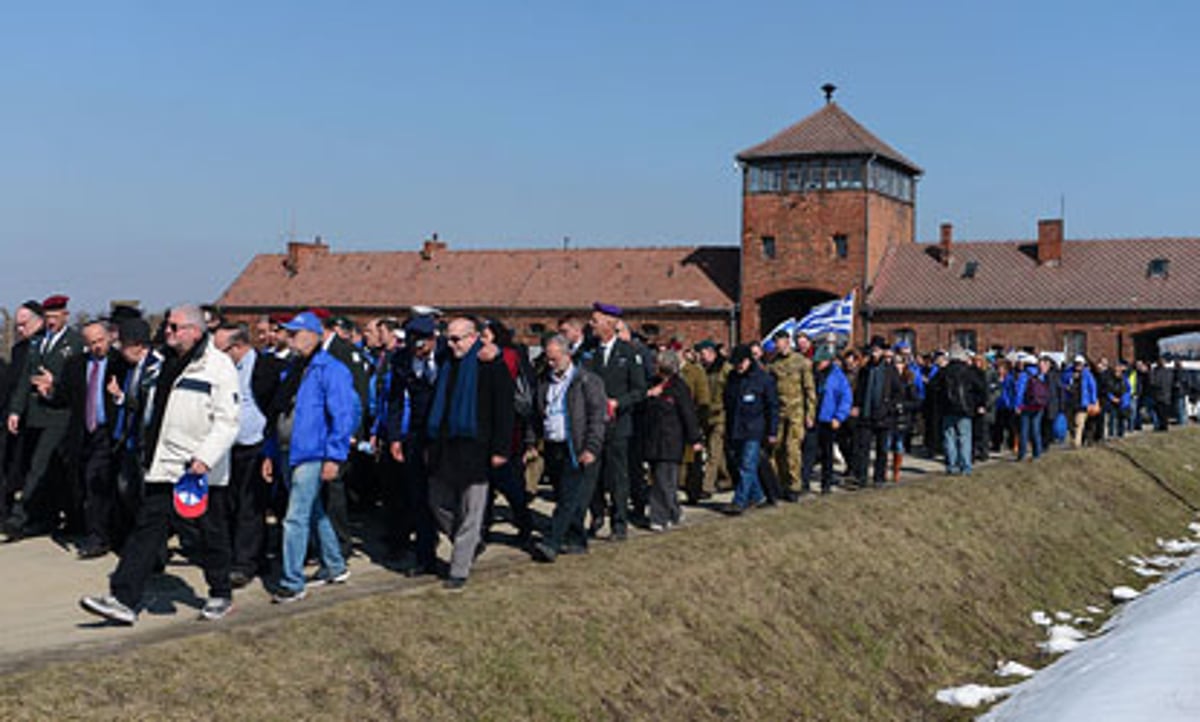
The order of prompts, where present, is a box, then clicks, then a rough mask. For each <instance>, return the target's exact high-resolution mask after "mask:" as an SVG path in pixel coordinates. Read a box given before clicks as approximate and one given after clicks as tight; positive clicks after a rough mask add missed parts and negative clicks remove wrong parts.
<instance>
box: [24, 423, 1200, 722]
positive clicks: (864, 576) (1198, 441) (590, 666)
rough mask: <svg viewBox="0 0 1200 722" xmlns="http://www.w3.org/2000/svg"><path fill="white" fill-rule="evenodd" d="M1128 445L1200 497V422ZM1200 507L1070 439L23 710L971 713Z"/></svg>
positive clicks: (295, 621)
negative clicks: (971, 700)
mask: <svg viewBox="0 0 1200 722" xmlns="http://www.w3.org/2000/svg"><path fill="white" fill-rule="evenodd" d="M1122 448H1124V449H1126V450H1128V451H1130V452H1131V453H1133V454H1135V455H1136V456H1137V458H1138V459H1139V460H1140V461H1141V462H1142V463H1143V464H1145V465H1146V466H1147V467H1148V468H1152V469H1154V470H1155V471H1156V472H1157V473H1159V474H1160V475H1161V476H1163V477H1165V478H1166V479H1167V480H1168V481H1169V482H1170V483H1171V484H1172V486H1174V487H1175V488H1176V489H1177V490H1178V491H1179V492H1180V493H1182V494H1183V495H1185V496H1186V497H1187V498H1188V499H1190V500H1191V501H1192V502H1193V503H1200V474H1198V473H1197V471H1196V470H1197V469H1200V433H1197V432H1194V431H1189V432H1178V431H1175V432H1172V433H1170V434H1168V435H1154V436H1149V435H1147V436H1143V437H1140V438H1139V439H1137V440H1134V441H1130V442H1127V443H1125V444H1124V445H1123V447H1122ZM1191 517H1192V514H1191V512H1190V511H1189V510H1188V509H1186V508H1185V507H1184V506H1183V505H1182V504H1181V503H1179V502H1178V501H1177V500H1175V499H1173V498H1172V497H1170V496H1169V495H1168V494H1166V493H1165V492H1163V491H1162V489H1161V488H1160V487H1159V486H1158V485H1156V484H1155V483H1154V482H1153V481H1151V480H1150V478H1149V477H1148V476H1146V475H1145V474H1144V473H1142V472H1140V471H1138V470H1136V469H1135V468H1134V466H1133V465H1131V464H1130V463H1129V462H1128V461H1127V460H1126V459H1124V458H1122V457H1120V456H1118V455H1116V454H1113V453H1111V452H1108V451H1104V450H1094V451H1086V452H1079V453H1064V452H1058V453H1052V454H1051V455H1050V456H1048V457H1045V458H1044V459H1043V460H1042V461H1041V462H1039V463H1037V464H1032V465H1029V464H1022V465H1018V464H1001V465H995V466H992V467H990V468H986V469H983V470H981V471H979V472H977V473H976V475H975V476H974V477H973V478H969V479H961V478H956V479H946V478H939V479H930V480H927V481H923V482H917V483H913V484H906V485H903V486H902V487H900V488H896V489H891V490H888V491H886V492H881V493H862V494H856V495H841V496H835V497H833V498H826V499H820V500H817V501H815V502H812V503H807V504H801V505H795V506H788V507H786V508H782V509H778V510H773V511H766V512H760V513H756V514H750V515H746V516H744V517H742V518H738V519H733V520H729V521H727V522H719V523H711V524H705V525H700V526H697V527H695V528H691V529H689V530H687V531H685V532H680V533H672V534H667V535H663V536H657V537H653V538H645V539H640V540H638V541H637V542H635V543H631V544H627V545H624V546H621V547H614V546H602V547H601V548H599V549H597V551H596V552H595V553H593V554H592V555H591V556H590V557H588V558H586V559H581V558H575V557H570V558H567V559H564V560H563V561H562V563H560V564H558V565H555V566H554V567H551V568H545V567H535V566H534V565H532V564H529V565H519V566H516V567H512V568H509V569H505V570H502V571H497V572H495V573H491V574H487V575H484V576H482V577H480V578H477V579H474V580H473V581H472V584H471V585H470V586H469V587H468V589H467V591H466V592H465V593H464V594H461V595H447V594H445V593H443V592H441V591H440V590H433V589H431V590H429V591H428V592H423V593H418V594H407V595H380V596H375V597H369V598H365V599H359V600H355V601H351V602H347V603H345V604H341V605H338V606H336V607H332V608H328V609H322V610H317V611H314V612H311V613H307V614H299V615H294V616H289V617H286V618H281V619H280V620H278V621H272V622H270V623H267V624H261V625H257V626H243V627H235V628H232V629H227V630H223V631H218V632H215V633H210V634H206V635H202V636H196V637H189V638H186V639H180V640H174V641H170V642H166V643H163V644H158V645H154V646H147V647H143V648H140V649H135V650H132V651H129V652H126V653H121V654H119V655H113V656H110V657H108V658H105V659H97V660H93V661H85V662H71V663H65V664H59V665H54V666H50V667H47V668H45V669H40V670H37V671H34V672H29V673H22V674H19V675H10V676H7V677H4V678H2V679H0V719H5V720H17V719H49V718H58V719H61V718H83V717H87V718H116V717H124V718H146V719H161V718H166V717H172V718H184V719H285V718H325V719H350V718H356V719H376V718H377V719H389V718H394V719H412V720H512V719H519V720H525V719H532V720H576V719H602V720H608V719H616V720H644V719H655V720H713V719H736V720H798V719H803V720H872V721H875V720H926V719H930V720H933V719H936V720H943V719H969V718H970V715H963V714H960V713H956V712H954V711H952V710H949V709H947V708H944V707H940V706H939V705H937V704H936V703H935V702H934V701H933V692H934V690H936V689H937V688H938V687H941V686H946V685H951V684H959V683H963V682H966V681H972V680H974V681H980V682H986V681H987V679H986V678H987V674H988V670H989V669H990V668H991V666H992V665H993V664H994V663H995V661H996V660H997V659H1000V658H1017V659H1022V660H1024V661H1026V662H1034V663H1037V662H1038V660H1037V659H1036V657H1035V653H1034V646H1033V645H1034V642H1036V641H1037V640H1038V636H1037V630H1036V629H1035V628H1033V627H1032V625H1030V624H1029V622H1028V621H1027V615H1028V613H1029V611H1030V610H1031V609H1034V608H1041V609H1079V608H1081V607H1082V606H1084V605H1085V604H1089V603H1096V602H1100V601H1102V600H1103V598H1104V594H1105V591H1106V590H1107V589H1108V588H1109V587H1111V586H1112V585H1114V584H1117V583H1127V582H1130V581H1134V579H1131V578H1130V577H1129V576H1128V573H1127V572H1125V571H1124V570H1123V569H1122V568H1121V567H1120V566H1118V565H1117V564H1116V560H1117V559H1120V558H1123V557H1124V556H1125V555H1127V554H1131V553H1138V552H1145V551H1148V550H1149V548H1150V545H1152V544H1153V541H1154V537H1155V536H1162V535H1178V534H1179V533H1181V530H1182V529H1183V525H1184V524H1185V523H1186V521H1188V520H1189V519H1190V518H1191Z"/></svg>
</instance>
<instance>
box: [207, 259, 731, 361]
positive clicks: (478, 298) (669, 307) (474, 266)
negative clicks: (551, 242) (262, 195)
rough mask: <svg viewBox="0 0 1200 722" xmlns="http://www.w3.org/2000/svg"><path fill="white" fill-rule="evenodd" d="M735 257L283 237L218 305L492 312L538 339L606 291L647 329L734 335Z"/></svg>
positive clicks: (232, 312)
mask: <svg viewBox="0 0 1200 722" xmlns="http://www.w3.org/2000/svg"><path fill="white" fill-rule="evenodd" d="M737 256H738V252H737V249H736V248H732V247H724V248H721V247H673V248H578V249H566V250H531V249H511V250H501V251H455V250H451V249H450V248H448V247H447V244H446V243H444V242H441V241H437V240H429V241H426V242H425V243H424V245H423V246H422V248H421V250H420V251H377V252H356V253H333V252H332V251H331V249H330V247H329V246H328V245H326V244H324V243H322V242H320V241H317V242H314V243H289V244H288V248H287V253H268V254H261V255H258V256H255V257H254V259H253V260H252V261H251V262H250V265H249V266H247V267H246V269H245V270H244V271H243V272H242V273H241V275H239V276H238V277H237V279H235V280H234V282H233V284H232V285H230V287H229V288H228V289H227V290H226V291H225V293H224V294H222V295H221V297H220V298H219V299H218V300H217V305H218V306H220V307H221V309H222V310H223V312H224V313H225V314H226V315H228V316H230V317H235V318H241V319H247V320H248V319H252V318H255V317H257V316H260V315H263V314H269V313H274V312H276V311H295V310H298V309H303V308H308V307H314V306H323V307H326V308H328V309H330V310H331V311H332V312H333V313H336V314H343V315H346V316H349V317H351V318H354V319H356V320H358V321H360V322H361V321H364V320H366V319H369V318H373V317H377V316H385V315H394V316H398V317H401V318H403V317H406V316H407V315H408V314H409V310H410V308H411V307H413V306H416V305H426V306H434V307H437V308H438V309H440V310H442V311H443V312H445V313H470V314H475V315H478V316H483V317H489V318H497V319H499V320H501V321H503V322H504V323H505V324H506V325H508V326H510V327H512V328H513V329H514V330H515V332H516V333H517V335H518V337H519V338H520V339H521V340H524V341H526V342H535V341H538V340H540V336H541V335H542V334H543V333H545V332H546V331H548V330H553V329H554V328H555V327H556V322H557V320H558V319H559V318H560V317H561V316H563V315H564V314H567V313H571V312H575V313H587V312H590V309H591V305H592V303H593V302H595V301H598V300H601V301H605V302H607V303H614V304H617V305H620V306H621V307H622V308H623V309H624V310H625V318H626V320H627V321H628V322H629V323H630V325H631V326H632V327H633V329H634V330H635V331H638V332H641V333H643V334H645V335H646V336H648V337H650V338H656V339H657V338H662V339H670V338H675V337H677V338H681V339H693V340H695V339H701V338H706V337H711V338H713V339H718V340H720V341H721V342H722V343H729V342H730V340H731V339H730V331H731V329H732V328H733V318H734V313H735V308H736V303H735V299H736V298H737V281H738V279H737Z"/></svg>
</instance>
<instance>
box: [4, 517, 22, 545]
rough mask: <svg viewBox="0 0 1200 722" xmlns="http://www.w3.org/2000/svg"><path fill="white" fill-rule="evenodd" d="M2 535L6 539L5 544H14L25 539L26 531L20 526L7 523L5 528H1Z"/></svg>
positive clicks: (10, 522)
mask: <svg viewBox="0 0 1200 722" xmlns="http://www.w3.org/2000/svg"><path fill="white" fill-rule="evenodd" d="M0 535H2V536H3V537H4V539H3V541H4V543H5V544H12V543H13V542H19V541H21V540H22V539H24V538H25V530H24V529H22V528H21V525H20V524H16V523H13V522H12V521H6V522H4V525H3V526H0Z"/></svg>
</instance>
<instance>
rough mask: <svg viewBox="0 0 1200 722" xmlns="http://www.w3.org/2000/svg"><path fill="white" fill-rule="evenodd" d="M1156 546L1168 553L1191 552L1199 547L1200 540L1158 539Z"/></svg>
mask: <svg viewBox="0 0 1200 722" xmlns="http://www.w3.org/2000/svg"><path fill="white" fill-rule="evenodd" d="M1158 548H1159V549H1162V550H1163V551H1164V552H1166V553H1168V554H1191V553H1192V552H1194V551H1196V550H1197V549H1200V542H1195V541H1191V540H1189V539H1159V540H1158Z"/></svg>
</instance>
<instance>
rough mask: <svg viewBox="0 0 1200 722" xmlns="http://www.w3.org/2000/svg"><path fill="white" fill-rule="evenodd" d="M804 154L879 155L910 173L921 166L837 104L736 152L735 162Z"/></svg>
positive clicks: (831, 104)
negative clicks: (736, 160) (751, 146)
mask: <svg viewBox="0 0 1200 722" xmlns="http://www.w3.org/2000/svg"><path fill="white" fill-rule="evenodd" d="M805 155H878V156H880V157H883V158H887V159H888V160H890V161H892V162H894V163H898V164H899V165H901V166H903V167H905V168H907V169H909V170H910V171H912V172H913V173H917V174H919V173H922V172H923V171H922V170H921V168H920V166H918V165H917V164H916V163H913V162H912V161H911V160H909V159H908V158H905V157H904V156H903V155H902V154H901V153H900V152H899V151H897V150H896V149H895V148H893V147H891V146H890V145H888V144H887V143H884V142H883V141H882V140H880V139H879V138H878V137H876V136H875V134H874V133H872V132H871V131H869V130H867V129H866V128H864V127H863V126H862V125H861V124H860V123H859V122H858V121H857V120H855V119H854V118H852V117H850V114H849V113H847V112H846V111H844V110H842V108H841V106H839V105H838V104H837V103H828V104H826V105H825V107H823V108H821V109H820V110H818V111H817V112H815V113H813V114H812V115H810V116H808V117H807V118H805V119H804V120H802V121H800V122H799V123H796V124H795V125H793V126H791V127H790V128H787V129H785V130H783V131H781V132H780V133H778V134H777V135H775V136H774V137H772V138H771V139H769V140H767V141H765V142H763V143H759V144H758V145H756V146H754V147H753V148H747V149H746V150H744V151H742V152H741V153H738V155H737V157H738V160H760V159H767V158H786V157H792V156H805Z"/></svg>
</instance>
